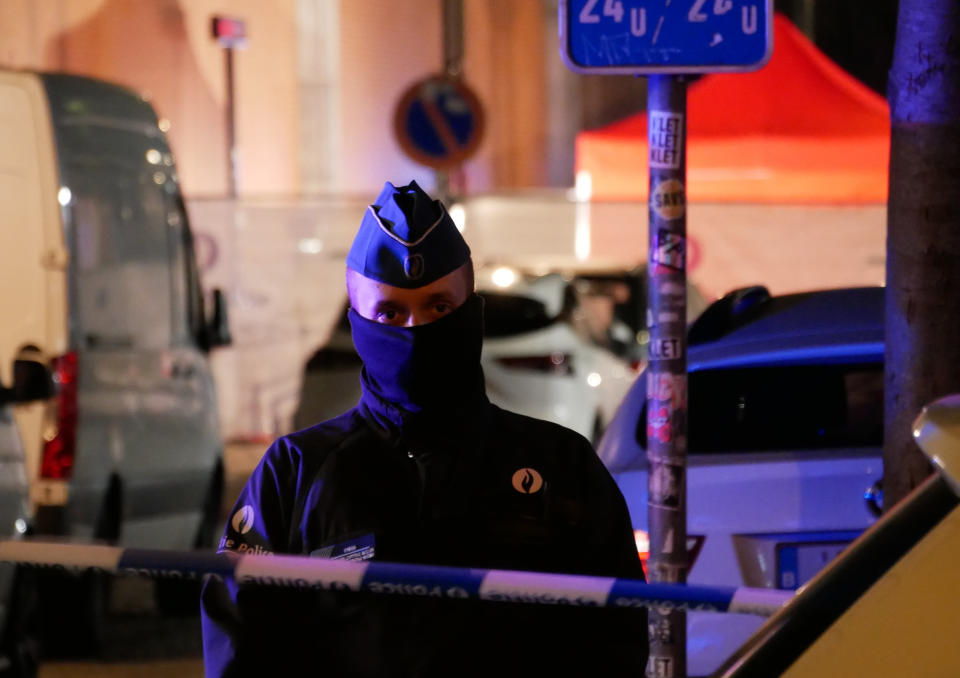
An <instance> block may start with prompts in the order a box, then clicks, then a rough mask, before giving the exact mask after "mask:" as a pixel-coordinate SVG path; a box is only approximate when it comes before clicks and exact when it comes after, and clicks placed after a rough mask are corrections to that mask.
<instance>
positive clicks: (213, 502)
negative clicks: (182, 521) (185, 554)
mask: <svg viewBox="0 0 960 678" xmlns="http://www.w3.org/2000/svg"><path fill="white" fill-rule="evenodd" d="M223 482H224V481H223V465H222V464H221V463H220V462H219V461H218V462H217V465H216V466H215V467H214V469H213V474H212V475H211V477H210V485H209V486H208V487H207V493H206V496H205V498H204V501H203V515H202V517H201V519H200V527H199V528H198V529H197V535H196V538H195V539H194V543H193V547H194V548H195V549H198V550H203V551H209V550H210V549H212V548H214V546H215V540H216V538H217V536H219V528H220V503H221V501H222V499H223ZM201 583H202V582H201V581H200V580H183V579H158V580H157V581H156V583H155V584H154V592H155V595H156V602H157V609H158V610H159V611H160V613H161V614H163V615H166V616H175V617H180V616H187V615H193V614H197V613H199V611H200V587H201Z"/></svg>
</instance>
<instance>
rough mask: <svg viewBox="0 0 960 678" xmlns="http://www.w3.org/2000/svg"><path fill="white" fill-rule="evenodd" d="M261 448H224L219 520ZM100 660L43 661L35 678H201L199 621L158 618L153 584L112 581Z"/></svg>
mask: <svg viewBox="0 0 960 678" xmlns="http://www.w3.org/2000/svg"><path fill="white" fill-rule="evenodd" d="M266 447H267V445H266V444H262V443H255V444H253V443H251V444H231V445H227V448H226V454H225V459H224V466H225V471H226V487H225V491H224V502H223V507H222V509H221V517H222V518H223V520H224V521H225V520H226V516H227V513H228V512H229V511H230V508H231V507H232V506H233V502H234V500H235V499H236V496H237V494H238V493H239V492H240V489H241V488H242V487H243V484H244V483H245V482H246V480H247V477H248V476H249V475H250V472H251V471H252V470H253V468H254V467H255V466H256V465H257V462H258V461H259V460H260V456H261V455H262V454H263V452H264V451H265V450H266ZM111 594H112V595H111V603H110V616H109V618H108V621H107V624H106V630H105V635H106V639H105V643H104V651H103V653H102V656H101V657H99V658H97V659H93V658H76V659H71V658H63V659H59V658H58V659H56V660H50V661H45V662H43V663H42V664H41V666H40V674H39V678H87V677H90V678H94V677H96V678H167V677H168V676H175V677H176V678H194V677H196V678H201V677H202V676H203V660H202V646H201V640H200V617H199V615H198V614H194V615H184V616H176V617H174V616H169V617H164V616H161V615H160V614H159V612H158V611H157V609H156V606H155V604H154V598H153V595H154V594H153V583H152V582H151V581H149V580H145V579H137V578H120V579H116V580H114V582H113V589H112V591H111Z"/></svg>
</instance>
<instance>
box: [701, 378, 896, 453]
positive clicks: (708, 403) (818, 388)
mask: <svg viewBox="0 0 960 678" xmlns="http://www.w3.org/2000/svg"><path fill="white" fill-rule="evenodd" d="M688 391H689V394H690V399H689V410H688V411H689V414H688V416H689V437H688V440H689V451H690V452H691V453H693V454H696V453H700V454H709V453H717V452H749V451H764V450H801V449H802V450H810V449H823V448H838V447H865V446H880V445H881V444H882V440H883V365H882V364H880V363H874V364H867V365H811V366H805V365H798V366H787V367H773V368H771V367H762V368H761V367H757V368H748V369H725V370H706V371H703V372H694V373H692V374H691V375H690V382H689V388H688Z"/></svg>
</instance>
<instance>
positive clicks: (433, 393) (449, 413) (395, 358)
mask: <svg viewBox="0 0 960 678" xmlns="http://www.w3.org/2000/svg"><path fill="white" fill-rule="evenodd" d="M349 317H350V327H351V331H352V333H353V343H354V346H356V349H357V353H359V354H360V358H361V359H362V360H363V372H362V375H361V383H362V386H363V399H362V401H361V402H362V404H363V405H364V406H365V407H366V409H367V410H368V411H370V412H371V414H373V415H374V416H375V417H376V418H377V419H378V420H379V423H381V424H382V425H384V426H386V427H387V428H390V429H394V430H399V431H402V432H403V433H404V434H405V435H407V436H414V437H417V436H421V435H423V434H425V433H426V432H429V431H430V430H431V429H432V430H436V431H438V432H440V433H441V434H444V435H449V434H450V433H451V432H453V431H456V430H457V427H458V426H461V425H462V424H463V423H464V422H463V418H464V417H469V416H470V413H471V408H474V407H475V406H477V405H478V404H480V403H483V402H484V401H485V399H486V396H485V394H484V383H483V372H482V370H481V368H480V350H481V345H482V342H483V299H481V298H480V297H479V296H477V295H476V294H472V295H470V297H469V298H468V299H467V300H466V301H465V302H464V303H463V304H462V305H461V306H460V307H459V308H457V309H456V310H454V311H452V312H451V313H449V314H448V315H446V316H443V317H442V318H440V319H439V320H435V321H433V322H431V323H427V324H426V325H416V326H414V327H396V326H392V325H385V324H383V323H378V322H376V321H373V320H368V319H367V318H364V317H363V316H361V315H360V314H358V313H357V312H356V311H354V310H352V309H351V310H350V312H349Z"/></svg>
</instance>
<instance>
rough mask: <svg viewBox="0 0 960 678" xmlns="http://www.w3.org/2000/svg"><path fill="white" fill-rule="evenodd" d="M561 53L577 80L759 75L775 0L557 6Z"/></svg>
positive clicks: (607, 1) (589, 1)
mask: <svg viewBox="0 0 960 678" xmlns="http://www.w3.org/2000/svg"><path fill="white" fill-rule="evenodd" d="M560 51H561V54H562V56H563V60H564V61H565V62H566V64H567V66H568V67H569V68H570V69H572V70H574V71H577V72H579V73H607V74H610V73H622V74H631V75H644V74H652V73H714V72H722V71H750V70H755V69H757V68H760V67H761V66H763V65H764V64H766V63H767V61H769V60H770V55H771V54H772V52H773V0H560Z"/></svg>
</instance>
